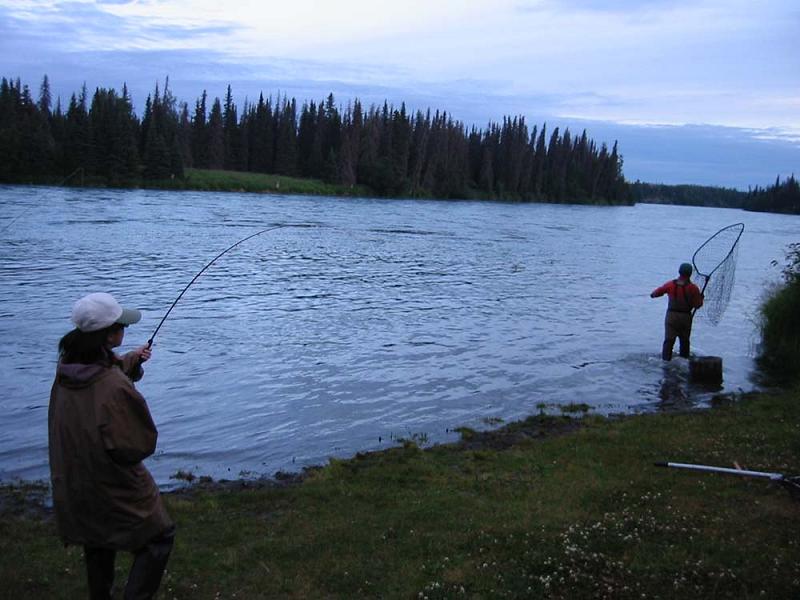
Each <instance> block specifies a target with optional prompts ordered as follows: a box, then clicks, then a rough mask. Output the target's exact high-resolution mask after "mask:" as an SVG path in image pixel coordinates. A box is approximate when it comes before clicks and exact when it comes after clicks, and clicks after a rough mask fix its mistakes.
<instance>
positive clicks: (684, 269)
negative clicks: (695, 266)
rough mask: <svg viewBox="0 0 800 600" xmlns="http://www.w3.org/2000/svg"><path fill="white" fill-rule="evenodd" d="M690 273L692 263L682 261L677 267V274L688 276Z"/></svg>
mask: <svg viewBox="0 0 800 600" xmlns="http://www.w3.org/2000/svg"><path fill="white" fill-rule="evenodd" d="M691 274H692V265H690V264H689V263H682V264H681V266H680V267H678V275H684V276H686V277H688V276H689V275H691Z"/></svg>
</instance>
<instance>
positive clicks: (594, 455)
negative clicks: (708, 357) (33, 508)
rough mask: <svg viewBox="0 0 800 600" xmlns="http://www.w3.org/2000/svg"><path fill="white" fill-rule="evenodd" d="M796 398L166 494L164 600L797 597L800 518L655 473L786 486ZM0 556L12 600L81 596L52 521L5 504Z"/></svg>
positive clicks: (785, 502) (529, 425)
mask: <svg viewBox="0 0 800 600" xmlns="http://www.w3.org/2000/svg"><path fill="white" fill-rule="evenodd" d="M799 396H800V391H798V390H795V391H789V392H784V393H781V394H776V395H749V396H746V397H744V398H742V399H741V400H740V401H738V402H734V403H730V404H726V405H723V406H720V407H718V408H714V409H711V410H707V411H703V412H696V413H691V414H681V415H668V414H656V415H643V416H635V417H629V418H624V419H619V420H607V419H603V418H601V417H597V416H589V417H583V418H581V419H579V420H573V419H570V418H569V417H566V416H558V417H555V416H543V415H540V416H536V417H531V418H530V419H527V420H525V421H521V422H518V423H512V424H509V425H507V426H506V427H503V428H502V429H501V430H498V431H495V432H493V433H492V434H491V435H490V434H489V433H488V432H472V434H471V435H469V436H465V437H468V438H469V439H464V440H462V441H461V442H458V443H456V444H452V445H443V446H434V447H432V448H429V449H427V450H422V449H420V448H419V447H418V446H417V445H416V444H413V443H407V444H405V445H404V446H403V447H397V448H393V449H391V450H388V451H384V452H379V453H372V454H360V455H358V456H356V457H355V458H353V459H351V460H333V461H331V463H330V464H329V465H328V466H326V467H325V468H322V469H319V470H312V471H310V472H309V473H308V475H307V476H306V477H305V479H304V480H303V481H302V482H300V483H297V484H290V485H285V486H271V487H270V486H266V487H256V488H248V487H246V486H239V487H238V488H235V489H233V488H229V487H223V486H219V487H213V486H211V487H205V486H202V485H201V486H196V487H195V488H192V490H191V491H189V492H182V493H177V494H167V495H166V499H167V503H168V506H169V510H170V512H171V513H172V515H173V516H174V517H175V519H176V520H177V522H178V536H177V538H176V546H175V549H174V552H173V556H172V558H171V560H170V564H169V566H168V572H167V574H166V576H165V578H164V582H163V584H162V593H161V596H160V597H162V598H216V597H219V598H233V597H236V598H276V597H281V598H361V597H381V598H412V597H413V598H419V597H427V598H460V597H464V598H503V597H510V598H527V597H534V598H535V597H553V598H598V597H609V598H641V597H643V596H644V597H648V598H649V597H662V598H706V597H718V598H725V597H735V598H744V597H767V598H796V597H798V596H800V541H798V539H797V535H796V532H797V531H798V528H799V527H800V501H798V500H796V499H793V498H792V497H791V496H790V495H789V494H788V492H787V491H786V490H785V489H783V488H781V487H779V486H778V485H777V484H774V483H770V482H767V481H763V480H752V479H744V478H739V477H731V476H725V475H716V474H703V473H693V472H687V471H678V470H673V469H664V468H659V467H655V466H654V463H655V462H658V461H673V462H694V463H701V464H709V465H716V466H725V467H730V466H732V465H733V464H734V462H735V463H738V464H739V465H741V466H742V467H743V468H747V469H754V470H767V471H779V472H784V473H793V472H796V471H795V469H797V468H798V465H800V441H799V440H800V435H798V433H800V402H798V400H800V398H799ZM549 432H556V433H560V435H552V434H551V433H549ZM464 433H466V432H462V435H464ZM501 439H505V440H506V442H507V443H501ZM0 554H1V555H2V556H3V557H4V558H3V560H2V561H0V581H2V582H3V589H4V591H5V593H6V594H7V595H8V596H9V597H13V598H15V599H17V600H21V599H25V598H43V597H46V598H76V597H84V596H85V595H86V587H85V575H84V568H83V564H82V556H81V552H80V550H79V549H75V548H69V549H66V550H65V549H64V548H63V546H61V545H60V544H59V542H58V540H57V538H56V535H55V527H54V524H53V522H52V520H51V518H49V517H48V516H46V515H44V516H36V515H32V514H31V513H30V512H28V511H23V510H21V509H19V504H18V503H17V504H15V503H13V502H12V503H6V504H4V505H3V512H2V518H1V519H0ZM126 560H127V559H126ZM127 564H128V563H127V562H125V561H121V564H120V569H119V574H120V578H124V573H125V569H126V568H127Z"/></svg>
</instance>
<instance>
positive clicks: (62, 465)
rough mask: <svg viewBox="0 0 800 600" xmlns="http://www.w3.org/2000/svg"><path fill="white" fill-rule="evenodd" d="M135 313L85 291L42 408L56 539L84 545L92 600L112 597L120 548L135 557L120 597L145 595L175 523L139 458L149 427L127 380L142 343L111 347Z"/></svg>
mask: <svg viewBox="0 0 800 600" xmlns="http://www.w3.org/2000/svg"><path fill="white" fill-rule="evenodd" d="M140 318H141V313H140V312H139V311H138V310H133V309H124V308H122V307H121V306H120V305H119V303H117V301H116V300H115V299H114V298H113V296H111V295H110V294H106V293H96V294H89V295H88V296H84V297H83V298H81V299H80V300H78V301H77V302H76V303H75V306H74V307H73V309H72V322H73V323H74V324H75V329H73V330H72V331H70V332H69V333H68V334H66V335H65V336H64V337H63V338H61V341H60V342H59V345H58V349H59V361H58V367H57V371H56V378H55V381H54V382H53V388H52V390H51V392H50V407H49V410H48V435H49V449H50V477H51V482H52V489H53V506H54V509H55V516H56V524H57V526H58V532H59V534H60V536H61V539H62V540H63V541H64V543H65V544H75V545H80V546H83V549H84V558H85V561H86V568H87V575H88V580H89V596H90V598H92V600H95V599H101V598H102V599H110V598H111V597H112V589H113V584H114V561H115V558H116V553H117V551H120V550H122V551H128V552H132V553H133V555H134V559H133V564H132V565H131V570H130V574H129V576H128V582H127V585H126V587H125V593H124V597H125V598H126V599H133V598H135V599H137V600H138V599H146V598H152V597H153V596H154V595H155V593H156V591H157V590H158V587H159V585H160V583H161V577H162V575H163V573H164V568H165V567H166V565H167V560H168V558H169V555H170V551H171V550H172V543H173V538H174V532H175V528H174V525H173V523H172V520H171V519H170V517H169V515H168V514H167V511H166V509H165V508H164V504H163V503H162V501H161V496H160V494H159V491H158V487H156V484H155V482H154V481H153V478H152V476H151V475H150V473H149V472H148V471H147V469H146V468H145V466H144V465H143V464H142V460H144V459H145V458H147V457H148V456H150V455H151V454H153V452H154V451H155V448H156V440H157V438H158V432H157V431H156V427H155V425H154V424H153V419H152V418H151V416H150V410H149V409H148V407H147V403H146V402H145V399H144V398H143V397H142V395H141V394H140V393H139V392H138V391H137V390H136V388H135V387H134V385H133V382H134V381H138V380H139V379H141V377H142V375H143V371H142V367H141V363H143V362H145V361H147V360H148V359H149V358H150V348H149V347H148V346H142V347H140V348H138V349H136V350H133V351H131V352H128V353H127V354H125V355H124V356H122V357H119V356H117V355H116V354H115V353H114V352H113V348H116V347H117V346H119V345H120V344H122V339H123V337H124V335H125V328H126V327H127V326H128V325H131V324H133V323H136V322H138V321H139V319H140Z"/></svg>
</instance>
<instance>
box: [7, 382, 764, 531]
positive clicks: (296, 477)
mask: <svg viewBox="0 0 800 600" xmlns="http://www.w3.org/2000/svg"><path fill="white" fill-rule="evenodd" d="M770 393H771V392H769V391H750V392H729V393H725V394H717V395H715V396H714V397H713V398H712V402H711V405H710V406H709V407H698V408H692V409H686V410H680V411H667V412H661V413H638V414H628V413H623V414H613V415H607V416H603V415H593V414H591V413H590V412H588V411H586V410H583V409H582V408H581V407H582V406H583V405H576V406H577V407H578V409H576V410H574V411H572V412H582V413H583V414H582V415H581V416H572V415H571V414H569V412H567V411H565V412H563V414H561V415H558V416H557V415H549V414H545V413H543V412H540V413H539V414H535V415H530V416H528V417H526V418H524V419H520V420H517V421H511V422H508V423H505V424H503V425H500V426H499V427H496V428H490V429H485V430H474V429H471V428H468V427H458V428H455V429H454V431H455V432H457V433H459V434H460V438H459V439H458V440H455V441H451V442H441V443H434V444H431V445H423V446H422V447H420V446H419V445H418V444H417V443H416V442H415V441H414V440H400V441H399V442H398V444H397V445H395V446H391V447H388V448H382V449H378V450H366V451H357V452H354V453H353V454H352V455H349V456H347V457H343V458H331V459H329V462H328V463H327V464H319V465H308V466H305V467H303V468H301V469H300V470H298V471H282V470H279V471H276V472H274V473H272V474H268V473H261V474H258V475H257V476H256V477H252V478H246V477H237V478H233V479H226V478H219V479H214V478H212V477H211V476H209V475H195V474H194V473H189V472H183V471H178V472H177V473H176V474H175V475H173V476H171V477H170V479H171V480H174V481H177V482H179V483H176V484H174V487H173V486H159V491H160V493H161V494H162V495H163V496H166V497H177V498H180V497H189V496H191V495H193V494H195V493H215V492H236V491H244V490H258V489H265V488H271V489H277V488H283V487H289V486H292V485H299V484H302V483H303V482H304V481H305V480H306V479H307V478H308V477H309V476H312V475H313V474H314V473H317V472H319V471H323V470H325V469H326V468H328V467H329V466H330V465H331V464H332V463H338V462H348V461H357V460H364V459H365V458H371V457H372V458H375V457H380V456H381V455H385V454H388V453H392V452H395V451H397V450H402V449H409V448H413V449H416V450H419V451H421V452H434V451H438V450H448V451H455V452H476V451H486V450H490V451H504V450H508V449H509V448H511V447H513V446H515V445H517V444H524V443H526V442H531V441H542V440H546V439H551V438H554V437H559V436H565V435H570V434H574V433H576V432H577V431H578V430H580V429H582V428H583V427H584V426H585V425H586V423H587V420H592V421H593V422H594V423H603V422H608V423H611V422H615V421H623V420H629V419H636V418H639V417H647V416H656V417H657V416H659V415H665V416H666V415H692V414H697V413H701V412H706V411H713V410H715V409H717V408H720V407H724V406H730V405H731V404H735V403H736V402H738V401H740V400H741V399H743V398H746V397H752V396H759V395H767V394H770ZM9 512H11V513H14V514H19V513H23V514H29V515H30V516H38V517H40V518H41V517H49V516H51V514H52V502H51V498H50V483H49V481H48V480H46V479H34V480H25V479H15V480H12V481H7V482H2V481H0V517H2V516H3V515H4V514H6V513H9Z"/></svg>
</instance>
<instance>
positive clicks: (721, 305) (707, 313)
mask: <svg viewBox="0 0 800 600" xmlns="http://www.w3.org/2000/svg"><path fill="white" fill-rule="evenodd" d="M743 232H744V223H734V224H733V225H728V226H727V227H723V228H722V229H720V230H719V231H717V232H716V233H715V234H714V235H712V236H711V237H710V238H708V239H707V240H706V241H705V242H703V244H702V245H701V246H700V247H699V248H698V249H697V250H695V253H694V254H693V255H692V266H693V267H694V271H695V273H696V274H697V275H698V277H702V278H703V285H702V290H701V293H702V294H703V295H704V302H703V306H702V308H701V309H700V311H699V312H700V313H701V314H702V315H703V317H704V318H705V319H706V320H708V321H709V322H710V323H711V324H712V325H718V324H719V322H720V320H721V319H722V315H723V314H724V313H725V310H726V309H727V307H728V303H729V302H730V298H731V292H732V290H733V284H734V281H735V278H736V261H737V255H738V249H739V240H740V239H741V237H742V233H743ZM694 312H697V309H695V311H694ZM694 312H692V315H694Z"/></svg>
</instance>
